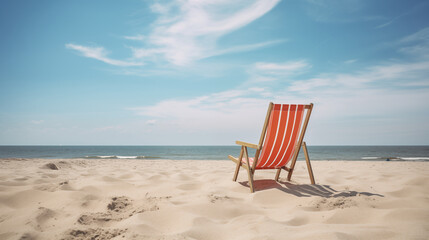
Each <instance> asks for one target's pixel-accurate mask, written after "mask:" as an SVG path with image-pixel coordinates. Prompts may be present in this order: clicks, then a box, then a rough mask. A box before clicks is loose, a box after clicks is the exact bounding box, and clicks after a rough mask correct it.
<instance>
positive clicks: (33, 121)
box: [30, 120, 45, 125]
mask: <svg viewBox="0 0 429 240" xmlns="http://www.w3.org/2000/svg"><path fill="white" fill-rule="evenodd" d="M30 122H31V123H32V124H36V125H38V124H42V123H44V122H45V120H31V121H30Z"/></svg>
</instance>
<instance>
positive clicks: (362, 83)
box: [131, 62, 429, 144]
mask: <svg viewBox="0 0 429 240" xmlns="http://www.w3.org/2000/svg"><path fill="white" fill-rule="evenodd" d="M255 66H258V67H259V68H261V69H264V70H265V69H269V70H272V69H280V70H284V69H290V68H291V69H294V68H293V67H288V66H291V65H287V64H285V63H264V64H260V63H259V64H258V65H253V67H255ZM295 66H299V64H297V65H295ZM302 66H303V67H304V66H305V64H303V65H302ZM296 68H297V69H299V68H298V67H296ZM428 75H429V62H416V63H402V64H401V63H391V64H384V65H378V66H374V67H371V68H364V69H362V70H361V71H357V72H354V73H350V74H343V73H325V74H321V75H319V76H317V77H314V78H309V79H304V80H300V81H297V82H294V83H292V84H291V85H289V86H288V87H282V88H276V89H274V90H269V89H267V88H263V87H260V86H259V85H256V86H254V87H252V88H245V89H232V90H227V91H222V92H217V93H213V94H209V95H203V96H199V97H194V98H187V99H167V100H163V101H160V102H158V103H156V104H154V105H151V106H144V107H136V108H133V109H131V110H133V111H134V112H135V113H137V114H139V115H142V116H143V117H144V118H150V119H157V126H156V128H154V129H153V132H152V133H153V134H154V135H153V137H157V138H161V137H167V136H168V137H169V139H171V141H172V142H171V143H174V141H180V142H181V143H183V144H198V143H203V144H228V143H230V144H233V141H235V140H238V139H241V140H245V141H250V142H257V141H258V138H259V134H260V131H261V127H262V124H263V120H264V117H265V113H266V108H267V105H268V103H269V102H270V101H273V102H276V103H310V102H313V103H315V109H314V113H313V116H312V120H311V123H310V131H309V135H308V136H307V139H308V141H309V143H310V144H398V143H399V144H400V143H402V144H405V143H407V142H409V143H415V142H424V141H427V140H428V139H427V138H426V139H425V137H424V134H420V135H421V137H420V139H418V140H416V139H414V137H415V136H416V135H415V134H414V135H413V134H412V133H415V132H416V131H419V130H418V129H417V127H416V126H417V125H420V131H421V132H424V133H429V128H428V127H425V126H427V124H425V122H427V121H429V116H428V114H427V109H428V108H427V106H426V103H427V102H428V100H429V88H428V78H427V76H428ZM425 112H426V113H425ZM413 116H419V118H413ZM410 123H412V124H410ZM395 137H396V138H399V137H401V139H395ZM194 139H202V140H198V141H203V142H197V140H194ZM390 139H392V140H390Z"/></svg>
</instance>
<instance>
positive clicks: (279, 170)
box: [274, 168, 282, 182]
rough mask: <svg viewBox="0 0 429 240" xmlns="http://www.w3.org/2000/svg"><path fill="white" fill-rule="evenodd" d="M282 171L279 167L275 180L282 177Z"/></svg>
mask: <svg viewBox="0 0 429 240" xmlns="http://www.w3.org/2000/svg"><path fill="white" fill-rule="evenodd" d="M281 171H282V169H281V168H279V169H277V173H276V177H275V178H274V180H276V182H278V181H279V177H280V172H281Z"/></svg>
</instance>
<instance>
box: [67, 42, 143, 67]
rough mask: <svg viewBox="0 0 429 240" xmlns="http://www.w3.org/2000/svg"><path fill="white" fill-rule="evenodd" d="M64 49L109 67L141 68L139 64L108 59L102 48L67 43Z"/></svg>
mask: <svg viewBox="0 0 429 240" xmlns="http://www.w3.org/2000/svg"><path fill="white" fill-rule="evenodd" d="M66 48H69V49H73V50H76V51H78V52H79V53H80V54H82V55H83V56H85V57H88V58H94V59H97V60H100V61H102V62H105V63H107V64H110V65H115V66H141V65H143V63H141V62H132V61H121V60H115V59H111V58H108V57H107V55H108V52H107V51H106V50H105V49H104V48H103V47H87V46H82V45H77V44H72V43H68V44H66Z"/></svg>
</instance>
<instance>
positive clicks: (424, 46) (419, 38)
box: [398, 27, 429, 58]
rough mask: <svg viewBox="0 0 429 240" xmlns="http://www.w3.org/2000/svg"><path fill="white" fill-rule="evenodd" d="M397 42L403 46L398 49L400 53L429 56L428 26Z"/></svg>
mask: <svg viewBox="0 0 429 240" xmlns="http://www.w3.org/2000/svg"><path fill="white" fill-rule="evenodd" d="M398 44H400V45H402V46H403V47H401V48H400V49H399V51H400V52H402V53H406V54H411V55H413V56H418V57H423V58H429V27H427V28H423V29H421V30H419V31H417V32H416V33H413V34H411V35H408V36H406V37H404V38H402V39H401V40H400V41H399V43H398Z"/></svg>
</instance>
